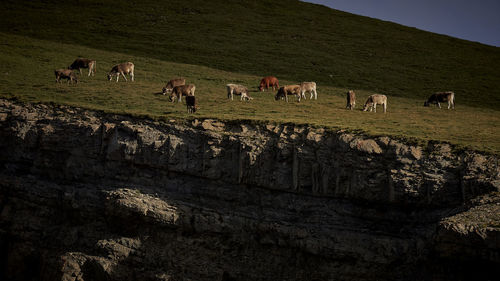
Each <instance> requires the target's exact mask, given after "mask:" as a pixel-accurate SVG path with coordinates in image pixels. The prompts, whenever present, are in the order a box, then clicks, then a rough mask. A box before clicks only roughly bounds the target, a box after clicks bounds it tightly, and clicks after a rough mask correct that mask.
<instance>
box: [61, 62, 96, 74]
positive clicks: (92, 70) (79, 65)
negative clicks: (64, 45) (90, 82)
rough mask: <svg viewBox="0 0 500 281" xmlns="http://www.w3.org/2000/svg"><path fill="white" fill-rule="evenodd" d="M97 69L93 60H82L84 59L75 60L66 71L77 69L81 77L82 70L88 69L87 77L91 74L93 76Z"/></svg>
mask: <svg viewBox="0 0 500 281" xmlns="http://www.w3.org/2000/svg"><path fill="white" fill-rule="evenodd" d="M96 67H97V63H96V61H95V60H91V59H84V58H77V59H76V60H75V61H74V62H73V63H72V64H71V65H70V66H69V67H68V69H78V71H79V72H80V75H82V68H88V69H89V75H88V76H90V74H92V76H94V75H95V70H96Z"/></svg>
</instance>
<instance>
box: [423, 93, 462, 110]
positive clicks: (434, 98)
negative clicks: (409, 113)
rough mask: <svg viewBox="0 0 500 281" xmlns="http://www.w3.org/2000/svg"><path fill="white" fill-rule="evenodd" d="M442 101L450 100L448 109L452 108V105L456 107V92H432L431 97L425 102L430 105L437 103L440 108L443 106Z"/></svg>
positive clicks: (425, 104)
mask: <svg viewBox="0 0 500 281" xmlns="http://www.w3.org/2000/svg"><path fill="white" fill-rule="evenodd" d="M440 102H448V109H450V107H452V108H453V109H455V93H453V92H439V93H435V94H432V95H431V96H430V97H429V99H427V101H426V102H424V106H429V105H430V104H431V103H435V104H436V105H437V106H438V107H439V108H441V104H440Z"/></svg>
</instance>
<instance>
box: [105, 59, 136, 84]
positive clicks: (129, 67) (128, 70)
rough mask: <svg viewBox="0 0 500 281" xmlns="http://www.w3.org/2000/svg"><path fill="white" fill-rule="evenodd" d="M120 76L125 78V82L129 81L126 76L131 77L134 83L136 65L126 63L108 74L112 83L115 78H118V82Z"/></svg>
mask: <svg viewBox="0 0 500 281" xmlns="http://www.w3.org/2000/svg"><path fill="white" fill-rule="evenodd" d="M120 74H121V75H122V76H123V78H124V79H125V81H127V77H125V74H128V75H130V78H131V80H132V81H134V64H133V63H131V62H124V63H120V64H117V65H115V66H113V68H112V69H111V71H110V72H109V73H108V80H109V81H111V79H112V78H113V76H116V82H118V79H119V78H120Z"/></svg>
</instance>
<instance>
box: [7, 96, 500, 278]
mask: <svg viewBox="0 0 500 281" xmlns="http://www.w3.org/2000/svg"><path fill="white" fill-rule="evenodd" d="M0 114H1V115H0V117H1V118H0V149H1V151H2V153H1V154H0V165H1V167H2V170H1V173H0V249H1V250H2V251H1V252H2V256H1V257H0V265H1V266H0V271H1V272H0V279H1V280H4V279H6V280H8V279H7V277H9V278H10V280H30V279H32V278H33V276H38V277H37V278H39V279H42V280H446V279H447V278H449V277H450V276H452V277H453V278H454V280H465V279H466V278H465V279H464V276H467V275H466V272H464V270H466V269H464V268H462V264H461V263H460V267H458V268H455V267H453V264H454V263H453V261H456V260H454V259H456V258H457V257H460V261H465V262H466V261H474V260H475V261H480V262H481V263H482V264H487V265H489V266H488V267H486V269H485V270H484V272H486V273H485V274H490V273H491V274H493V273H496V272H495V271H494V270H495V269H494V268H498V263H499V262H500V261H499V260H498V256H500V254H499V246H498V241H499V240H498V233H499V232H498V231H499V229H498V228H499V223H498V215H497V214H498V210H497V209H498V208H497V207H498V200H497V199H495V198H497V197H498V196H497V195H498V194H497V193H496V192H495V191H498V190H499V187H500V179H499V177H500V170H499V166H498V159H497V158H496V157H495V156H487V155H481V154H479V153H476V152H473V151H467V152H462V153H459V154H453V153H452V149H451V148H450V145H448V144H431V145H429V146H428V147H419V146H414V145H406V144H404V143H401V142H399V141H397V140H393V139H390V138H388V137H380V138H376V139H370V138H368V137H365V136H362V135H356V134H351V133H346V132H342V131H339V132H333V131H326V130H324V129H314V128H308V127H303V126H293V125H289V124H287V125H279V124H277V125H276V124H273V125H271V124H267V125H255V124H234V125H233V124H224V123H222V122H220V121H217V120H195V121H193V122H190V123H186V124H185V125H182V124H180V123H179V122H171V123H160V122H152V121H151V122H150V121H146V120H136V119H132V118H129V117H124V116H118V115H109V114H108V115H107V114H102V113H98V112H93V111H87V110H83V109H78V108H71V107H64V106H57V107H52V106H46V105H21V104H16V103H12V102H10V101H6V100H0ZM482 195H483V196H485V197H484V198H486V199H484V200H486V201H484V202H483V201H481V200H482V199H481V200H480V199H477V198H483V197H478V196H482ZM488 198H489V199H488ZM471 199H473V200H475V201H471ZM478 200H479V201H478ZM471 202H472V203H471ZM453 245H454V246H453ZM456 245H459V246H456ZM455 246H456V247H455ZM444 261H446V262H448V261H449V264H448V263H446V262H444ZM394 264H397V265H398V267H397V269H395V268H394ZM422 264H428V265H429V266H427V267H425V268H427V270H422V269H421V268H422V267H421V265H422ZM432 264H434V265H436V264H440V265H441V268H440V267H439V266H434V267H433V266H431V265H432ZM417 265H420V266H417ZM491 265H496V267H495V266H491ZM450 268H451V269H453V270H455V271H456V272H455V275H456V276H453V274H451V275H450V273H449V272H450V271H449V269H450ZM488 268H490V269H488ZM29 272H32V274H33V275H29V274H30V273H29ZM339 276H341V277H339ZM485 276H487V275H485ZM461 278H462V279H461ZM478 280H480V279H478Z"/></svg>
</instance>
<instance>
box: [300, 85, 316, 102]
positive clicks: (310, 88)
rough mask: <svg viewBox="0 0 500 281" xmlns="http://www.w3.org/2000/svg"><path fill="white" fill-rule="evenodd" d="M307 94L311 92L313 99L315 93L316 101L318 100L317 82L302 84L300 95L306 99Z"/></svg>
mask: <svg viewBox="0 0 500 281" xmlns="http://www.w3.org/2000/svg"><path fill="white" fill-rule="evenodd" d="M306 92H309V93H310V94H311V97H310V99H312V98H313V93H314V99H315V100H317V99H318V93H317V92H316V82H302V83H300V95H301V96H302V98H304V99H306Z"/></svg>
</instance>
